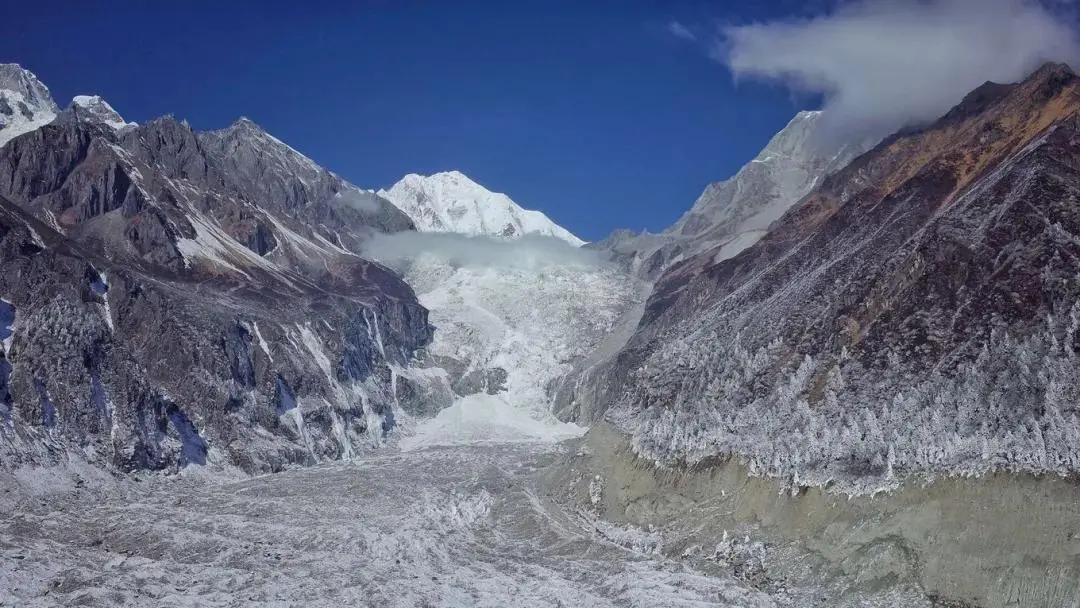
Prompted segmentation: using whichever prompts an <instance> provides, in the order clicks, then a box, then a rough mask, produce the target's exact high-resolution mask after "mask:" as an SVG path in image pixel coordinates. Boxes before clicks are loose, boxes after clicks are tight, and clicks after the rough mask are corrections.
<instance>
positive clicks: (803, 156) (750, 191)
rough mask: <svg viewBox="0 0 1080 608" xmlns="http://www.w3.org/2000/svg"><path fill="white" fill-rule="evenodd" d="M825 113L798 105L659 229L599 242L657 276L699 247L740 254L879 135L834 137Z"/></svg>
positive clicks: (617, 234)
mask: <svg viewBox="0 0 1080 608" xmlns="http://www.w3.org/2000/svg"><path fill="white" fill-rule="evenodd" d="M824 118H825V115H824V114H823V113H822V112H820V111H808V112H799V113H798V114H797V115H796V116H795V118H793V119H792V120H791V121H790V122H789V123H788V124H787V125H786V126H785V127H784V128H783V129H781V130H780V132H778V133H777V134H776V135H774V136H773V138H772V139H771V140H770V141H769V143H768V145H766V146H765V148H764V149H762V150H761V152H760V153H758V155H757V156H756V157H755V158H754V159H753V160H751V161H750V162H749V163H747V164H746V165H744V166H743V167H742V168H741V169H740V170H739V172H738V173H736V174H735V175H734V176H732V177H731V178H729V179H726V180H724V181H721V182H716V183H713V184H709V186H708V187H706V188H705V191H704V192H703V193H702V194H701V196H700V197H699V198H698V200H697V201H696V202H695V203H694V205H693V207H692V208H691V209H690V210H689V211H687V212H686V213H685V214H684V215H683V216H682V217H681V218H679V220H678V221H677V222H676V223H675V224H674V225H673V226H671V227H670V228H668V229H667V230H665V231H663V232H662V233H660V234H648V233H643V234H634V233H631V232H628V231H616V232H615V233H613V234H612V235H611V236H610V237H608V238H607V239H606V240H605V241H604V242H603V243H601V244H598V247H599V248H601V249H607V250H609V251H612V252H613V253H614V254H615V256H616V258H618V259H621V260H622V261H623V262H624V263H625V264H627V265H628V266H630V267H631V268H632V269H633V270H634V271H635V272H636V273H638V274H640V275H642V276H645V277H656V276H657V275H658V274H659V273H660V272H661V271H662V270H664V269H665V268H667V267H669V266H671V265H672V264H675V263H676V262H679V261H680V260H683V259H686V258H688V257H690V256H692V255H694V254H696V253H700V252H702V251H705V250H708V249H712V248H715V247H720V248H721V249H720V250H718V252H717V256H718V258H729V257H734V256H736V255H738V254H739V253H740V252H741V251H743V250H744V249H746V248H748V247H750V246H751V245H753V244H754V243H756V242H757V241H758V240H759V239H761V238H762V237H763V236H764V235H765V234H766V232H767V231H768V230H767V229H768V228H769V226H770V225H771V224H772V223H773V222H775V221H776V220H777V219H779V218H780V216H782V215H783V214H784V213H785V212H787V210H788V209H791V207H792V206H794V205H795V204H796V203H798V202H799V201H800V200H801V199H802V198H803V197H804V196H806V195H807V194H808V193H809V192H810V191H811V190H813V189H814V187H815V186H817V185H818V184H819V183H820V182H821V180H822V179H823V178H824V177H825V176H827V175H829V174H830V173H833V172H835V171H837V170H839V169H842V168H843V167H845V166H846V165H847V164H848V163H850V162H851V161H852V159H854V158H855V157H856V156H858V155H859V154H862V153H863V152H865V151H867V150H869V149H870V148H871V147H873V146H874V144H876V143H877V141H878V140H877V139H868V140H864V141H859V142H840V141H837V142H832V141H830V140H829V139H828V138H827V137H826V136H825V135H824V134H823V131H824V125H825V121H824Z"/></svg>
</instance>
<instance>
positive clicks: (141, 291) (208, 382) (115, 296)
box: [0, 73, 449, 472]
mask: <svg viewBox="0 0 1080 608" xmlns="http://www.w3.org/2000/svg"><path fill="white" fill-rule="evenodd" d="M27 74H28V73H27ZM31 78H32V75H30V76H25V77H24V80H29V79H31ZM32 81H33V82H36V79H33V80H32ZM50 103H51V101H50ZM46 105H47V104H46ZM106 110H107V111H106ZM0 197H2V200H0V211H2V214H0V267H2V270H0V298H2V300H3V303H2V304H0V323H2V324H3V325H4V327H3V328H2V335H3V343H4V350H3V357H2V359H0V410H2V413H3V424H0V445H2V448H0V449H2V454H3V455H2V460H3V463H4V466H18V465H19V464H24V463H47V462H56V461H61V460H63V459H67V458H85V459H89V460H91V461H93V462H100V463H103V464H108V465H111V466H115V467H117V468H119V469H121V470H130V469H139V468H149V469H160V468H175V467H179V466H183V465H184V464H187V463H205V462H212V463H216V464H220V465H222V466H237V467H240V468H241V469H243V470H245V471H249V472H256V471H270V470H277V469H280V468H282V467H283V466H286V465H287V464H290V463H310V462H315V461H318V460H321V459H327V458H338V457H342V456H346V455H348V454H350V453H352V452H355V451H358V450H361V449H364V447H366V446H370V445H376V444H379V443H381V442H382V441H383V438H384V437H385V436H386V435H387V434H388V433H391V432H393V429H394V427H395V423H396V421H397V420H398V419H399V418H400V417H401V415H402V413H403V412H404V413H406V414H407V413H408V412H410V411H412V412H416V411H427V410H430V409H432V408H437V407H438V404H440V403H443V404H444V402H445V400H447V399H449V389H448V388H447V387H444V386H441V385H440V383H439V381H438V378H435V379H434V380H432V378H431V374H428V375H427V376H423V377H422V378H420V380H419V381H414V380H411V379H410V377H412V376H411V374H412V372H411V370H410V366H411V364H412V363H413V362H414V360H415V359H416V358H417V357H422V356H423V349H424V347H425V346H426V345H427V344H428V343H429V342H430V340H431V337H432V333H433V328H432V327H431V326H430V325H429V323H428V320H427V310H426V309H424V308H423V307H422V306H421V305H420V304H419V303H418V302H417V300H416V297H415V294H414V293H413V291H412V289H411V288H410V287H409V286H408V285H406V284H405V283H404V282H403V281H402V280H401V279H400V278H399V277H398V276H397V275H395V274H394V273H392V272H391V271H389V270H388V269H386V268H385V267H382V266H380V265H379V264H377V263H374V262H370V261H368V260H366V259H363V258H361V257H360V256H359V251H360V249H361V247H362V245H363V244H364V243H365V242H366V240H367V239H369V238H370V237H371V236H372V235H374V234H376V233H387V232H395V231H401V230H411V229H412V228H413V224H412V222H411V221H410V220H409V219H408V217H406V216H405V215H404V214H402V213H401V212H400V211H398V210H397V209H396V208H395V207H394V206H393V205H392V204H390V203H389V202H388V201H386V200H385V199H383V198H381V197H378V196H377V195H375V194H374V193H372V192H370V191H364V190H360V189H358V188H356V187H355V186H352V185H351V184H348V183H347V182H345V181H343V180H342V179H340V178H338V177H337V176H335V175H334V174H332V173H330V172H328V171H326V170H325V169H322V168H321V167H319V166H317V165H316V164H315V163H313V162H311V161H310V160H309V159H307V158H306V157H304V156H303V155H301V154H300V153H298V152H296V151H295V150H293V149H292V148H290V147H289V146H287V145H286V144H284V143H282V142H281V141H279V140H277V139H276V138H274V137H272V136H271V135H269V134H268V133H266V131H264V130H263V129H261V128H260V127H258V126H257V125H255V124H254V123H252V122H251V121H248V120H246V119H241V120H240V121H237V122H236V123H235V124H233V125H232V126H230V127H228V128H226V129H223V130H221V131H214V132H206V133H198V132H195V131H193V130H192V129H191V128H190V127H189V126H188V125H187V124H186V123H184V122H181V121H177V120H175V119H173V118H172V117H164V118H160V119H157V120H154V121H152V122H150V123H148V124H145V125H134V124H129V123H125V122H124V121H123V120H122V119H120V118H119V115H118V114H116V112H115V111H114V110H112V108H111V107H109V106H108V104H106V103H104V102H103V101H101V100H97V101H96V102H94V100H93V99H91V98H84V99H82V102H80V101H79V100H78V99H77V100H76V102H75V103H73V104H72V106H71V107H70V108H69V109H68V110H65V111H64V112H61V113H60V114H59V115H58V116H57V117H56V118H55V120H52V121H51V122H50V123H48V124H46V125H44V126H40V127H38V128H36V129H33V130H30V131H28V132H26V133H23V134H21V135H18V136H17V137H14V138H13V139H11V141H9V142H7V143H6V144H5V145H3V146H2V147H0Z"/></svg>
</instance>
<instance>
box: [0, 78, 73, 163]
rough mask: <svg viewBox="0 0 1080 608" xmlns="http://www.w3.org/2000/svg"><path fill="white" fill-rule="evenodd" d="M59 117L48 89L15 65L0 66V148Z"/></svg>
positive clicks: (58, 109)
mask: <svg viewBox="0 0 1080 608" xmlns="http://www.w3.org/2000/svg"><path fill="white" fill-rule="evenodd" d="M59 113H60V108H58V107H57V106H56V102H55V101H53V98H52V95H50V94H49V87H47V86H45V84H44V83H42V82H41V81H40V80H38V78H37V76H34V74H33V73H31V72H30V71H29V70H25V69H23V68H22V67H20V66H19V65H18V64H14V63H0V146H2V145H4V144H6V143H7V142H9V141H11V139H13V138H15V137H17V136H19V135H22V134H23V133H26V132H28V131H33V130H34V129H37V128H38V127H41V126H42V125H47V124H49V123H50V122H52V121H53V119H54V118H56V115H57V114H59Z"/></svg>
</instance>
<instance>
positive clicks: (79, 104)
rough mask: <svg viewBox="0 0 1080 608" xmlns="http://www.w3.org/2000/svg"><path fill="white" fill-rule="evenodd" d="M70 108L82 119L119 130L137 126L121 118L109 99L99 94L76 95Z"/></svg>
mask: <svg viewBox="0 0 1080 608" xmlns="http://www.w3.org/2000/svg"><path fill="white" fill-rule="evenodd" d="M68 109H69V110H70V111H71V112H72V113H74V114H75V116H76V117H77V118H78V119H80V120H89V121H96V122H99V123H101V124H103V125H105V126H108V127H112V128H113V129H116V130H117V131H119V130H120V129H123V128H126V127H134V126H136V124H135V123H133V122H127V121H126V120H124V119H123V118H121V117H120V114H119V113H117V111H116V110H114V109H113V107H112V106H111V105H109V103H108V102H107V101H105V100H104V99H102V98H101V97H99V96H97V95H76V96H75V98H74V99H72V100H71V105H70V106H69V107H68Z"/></svg>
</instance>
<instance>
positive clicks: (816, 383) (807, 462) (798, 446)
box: [611, 307, 1080, 492]
mask: <svg viewBox="0 0 1080 608" xmlns="http://www.w3.org/2000/svg"><path fill="white" fill-rule="evenodd" d="M1078 328H1080V314H1078V312H1077V310H1076V308H1075V307H1074V309H1073V311H1072V312H1071V314H1070V315H1069V316H1068V317H1066V318H1064V320H1063V321H1060V322H1059V321H1058V320H1055V319H1053V318H1050V319H1047V320H1046V322H1045V324H1044V325H1043V327H1042V328H1041V329H1040V330H1039V331H1036V332H1034V333H1032V334H1031V335H1029V336H1028V337H1027V338H1024V339H1016V338H1014V337H1012V336H1010V335H1008V334H1007V333H1005V332H1004V331H993V332H991V334H990V335H989V336H988V339H987V340H986V341H985V343H984V344H983V345H982V346H981V347H979V348H978V349H977V350H976V351H975V352H974V353H973V356H968V357H967V358H966V360H965V359H963V358H960V359H959V361H960V362H959V363H957V364H956V365H955V367H954V368H953V369H952V371H951V372H950V371H948V369H949V366H947V365H942V366H939V369H935V370H934V371H932V372H930V373H925V374H923V375H922V376H921V377H920V376H919V375H918V373H917V370H916V369H915V368H914V367H913V364H912V363H905V362H904V360H903V359H902V358H900V357H891V358H890V360H889V364H888V365H886V366H884V367H882V368H875V369H868V368H865V367H863V366H862V365H860V364H859V363H858V362H856V361H854V360H853V359H852V358H849V357H845V356H841V357H839V359H824V358H821V359H818V358H815V357H812V356H810V355H803V356H801V357H792V356H790V355H789V354H785V349H784V348H783V345H782V344H780V343H779V342H778V341H776V340H774V341H772V342H771V343H770V344H769V345H768V346H766V347H761V348H758V349H756V350H754V351H752V352H751V351H749V350H747V349H746V348H745V346H744V345H743V340H741V338H740V336H737V335H736V336H735V337H734V338H730V339H727V340H725V339H723V337H722V336H720V335H710V336H708V337H707V338H705V337H702V338H701V339H699V340H696V341H683V342H669V343H668V344H667V346H666V347H665V348H663V349H660V350H658V352H656V353H654V354H653V355H652V357H651V358H650V359H649V361H648V364H647V365H646V366H643V368H642V369H641V370H640V371H639V372H638V373H637V375H636V376H635V377H634V379H633V382H634V384H633V387H634V390H633V391H628V392H627V393H626V394H625V396H624V399H623V401H622V402H621V403H620V404H619V408H617V410H616V411H615V412H613V415H612V416H611V419H612V420H613V421H615V422H616V423H620V424H621V425H622V426H624V427H625V428H627V430H628V431H631V432H632V435H633V442H634V447H635V450H636V451H637V452H638V454H639V455H641V456H643V457H647V458H649V459H652V460H655V461H657V462H658V463H661V464H665V465H675V464H678V463H688V464H692V463H695V462H699V461H701V460H703V459H705V458H708V457H712V456H718V455H719V456H725V455H734V456H738V457H741V458H743V459H745V462H746V464H747V465H748V467H749V468H750V470H751V472H752V473H754V474H759V475H767V476H775V477H780V478H784V479H788V480H791V481H792V482H793V483H800V484H804V485H826V484H830V483H834V484H838V485H839V487H842V488H844V489H846V490H847V491H851V492H861V491H873V490H876V489H879V488H882V487H887V486H890V485H892V484H894V483H895V480H897V479H899V478H902V477H903V476H905V475H911V474H960V475H977V474H982V473H986V472H990V471H997V470H1005V471H1014V472H1023V471H1026V472H1060V473H1065V472H1069V471H1075V470H1077V469H1080V357H1078V356H1077V353H1076V352H1075V349H1074V344H1076V339H1077V337H1078ZM620 412H621V414H620Z"/></svg>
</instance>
